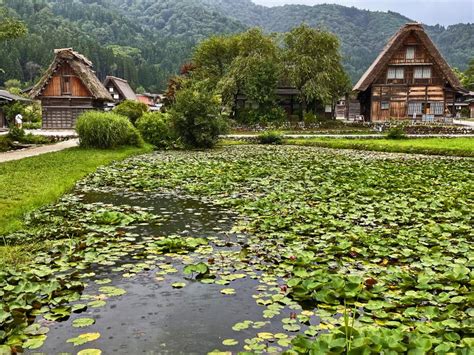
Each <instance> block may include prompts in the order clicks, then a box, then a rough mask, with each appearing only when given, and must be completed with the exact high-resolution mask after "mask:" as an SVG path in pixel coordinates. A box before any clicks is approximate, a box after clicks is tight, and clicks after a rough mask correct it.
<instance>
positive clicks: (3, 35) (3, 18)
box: [0, 2, 28, 42]
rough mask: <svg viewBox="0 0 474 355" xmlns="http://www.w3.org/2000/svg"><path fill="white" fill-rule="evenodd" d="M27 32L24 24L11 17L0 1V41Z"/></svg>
mask: <svg viewBox="0 0 474 355" xmlns="http://www.w3.org/2000/svg"><path fill="white" fill-rule="evenodd" d="M27 32H28V30H27V28H26V26H25V24H24V23H23V22H22V21H19V20H18V19H15V18H12V17H11V16H10V14H9V12H8V9H6V8H4V7H3V2H2V3H1V4H0V42H2V41H6V40H11V39H15V38H19V37H22V36H24V35H25V34H26V33H27Z"/></svg>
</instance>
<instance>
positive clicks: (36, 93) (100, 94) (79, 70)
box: [30, 48, 113, 101]
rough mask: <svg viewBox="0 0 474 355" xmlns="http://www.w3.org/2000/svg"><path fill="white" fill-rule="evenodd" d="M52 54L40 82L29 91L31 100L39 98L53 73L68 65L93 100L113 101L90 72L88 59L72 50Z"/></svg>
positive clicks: (65, 49)
mask: <svg viewBox="0 0 474 355" xmlns="http://www.w3.org/2000/svg"><path fill="white" fill-rule="evenodd" d="M54 54H55V57H54V61H53V63H51V65H50V66H49V68H48V70H47V71H46V73H45V74H44V75H43V77H42V78H41V79H40V81H39V82H38V83H37V84H36V85H35V86H34V87H33V88H32V89H31V91H30V96H31V97H32V98H34V99H37V98H39V97H41V95H42V92H43V90H44V89H45V88H46V85H47V84H48V83H49V80H50V79H51V77H52V76H53V75H54V73H55V72H56V71H57V70H58V69H59V67H60V66H61V65H62V64H63V63H68V64H69V65H70V66H71V68H72V70H73V71H74V73H75V74H76V75H77V76H78V78H79V79H81V81H82V83H83V84H84V85H85V87H86V88H87V89H88V90H89V92H90V94H91V95H92V97H93V98H94V99H96V100H103V101H113V99H112V96H110V94H109V93H108V92H107V89H106V88H105V87H104V85H103V84H102V83H101V82H100V80H99V79H98V78H97V76H96V75H95V72H94V71H93V70H92V62H91V61H90V60H89V59H87V58H86V57H84V56H83V55H82V54H80V53H77V52H75V51H74V50H73V49H72V48H62V49H55V50H54Z"/></svg>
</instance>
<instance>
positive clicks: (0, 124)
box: [0, 90, 31, 129]
mask: <svg viewBox="0 0 474 355" xmlns="http://www.w3.org/2000/svg"><path fill="white" fill-rule="evenodd" d="M15 102H23V103H29V102H31V100H28V99H25V98H24V97H21V96H18V95H14V94H12V93H10V92H8V91H6V90H0V129H1V128H7V127H8V124H9V122H8V121H7V117H6V116H5V113H4V111H3V106H5V105H8V104H12V103H15Z"/></svg>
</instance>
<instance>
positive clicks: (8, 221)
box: [0, 148, 149, 235]
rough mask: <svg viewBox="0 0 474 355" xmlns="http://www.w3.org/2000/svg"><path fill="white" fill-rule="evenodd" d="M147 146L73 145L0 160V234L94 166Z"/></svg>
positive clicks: (129, 154)
mask: <svg viewBox="0 0 474 355" xmlns="http://www.w3.org/2000/svg"><path fill="white" fill-rule="evenodd" d="M148 150H149V148H121V149H117V150H98V149H83V148H73V149H68V150H64V151H61V152H56V153H50V154H44V155H40V156H37V157H32V158H26V159H22V160H17V161H11V162H6V163H1V164H0V221H1V223H0V235H2V234H5V233H9V232H12V231H15V230H17V229H18V228H20V227H21V225H22V217H23V216H24V215H25V213H27V212H30V211H32V210H34V209H36V208H38V207H40V206H43V205H46V204H49V203H51V202H54V201H55V200H56V199H57V198H58V197H60V196H61V195H62V194H64V193H65V192H66V191H68V190H69V189H71V188H72V187H73V186H74V184H75V183H76V181H78V180H79V179H81V178H83V177H84V176H86V175H87V174H90V173H91V172H93V171H94V170H96V169H97V167H99V166H101V165H104V164H109V163H110V162H112V161H114V160H122V159H124V158H126V157H128V156H131V155H133V154H138V153H142V152H146V151H148Z"/></svg>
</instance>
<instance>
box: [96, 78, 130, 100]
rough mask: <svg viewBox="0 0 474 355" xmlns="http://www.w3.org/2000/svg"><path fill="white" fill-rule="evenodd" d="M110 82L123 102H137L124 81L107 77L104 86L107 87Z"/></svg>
mask: <svg viewBox="0 0 474 355" xmlns="http://www.w3.org/2000/svg"><path fill="white" fill-rule="evenodd" d="M110 82H112V83H113V84H114V86H115V87H116V88H117V90H118V91H119V92H120V94H122V96H123V97H124V98H125V100H134V101H136V100H137V95H135V92H134V91H133V89H132V88H131V87H130V85H129V84H128V81H127V80H125V79H121V78H117V77H115V76H108V77H106V78H105V81H104V86H107V85H108V84H109V83H110Z"/></svg>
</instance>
